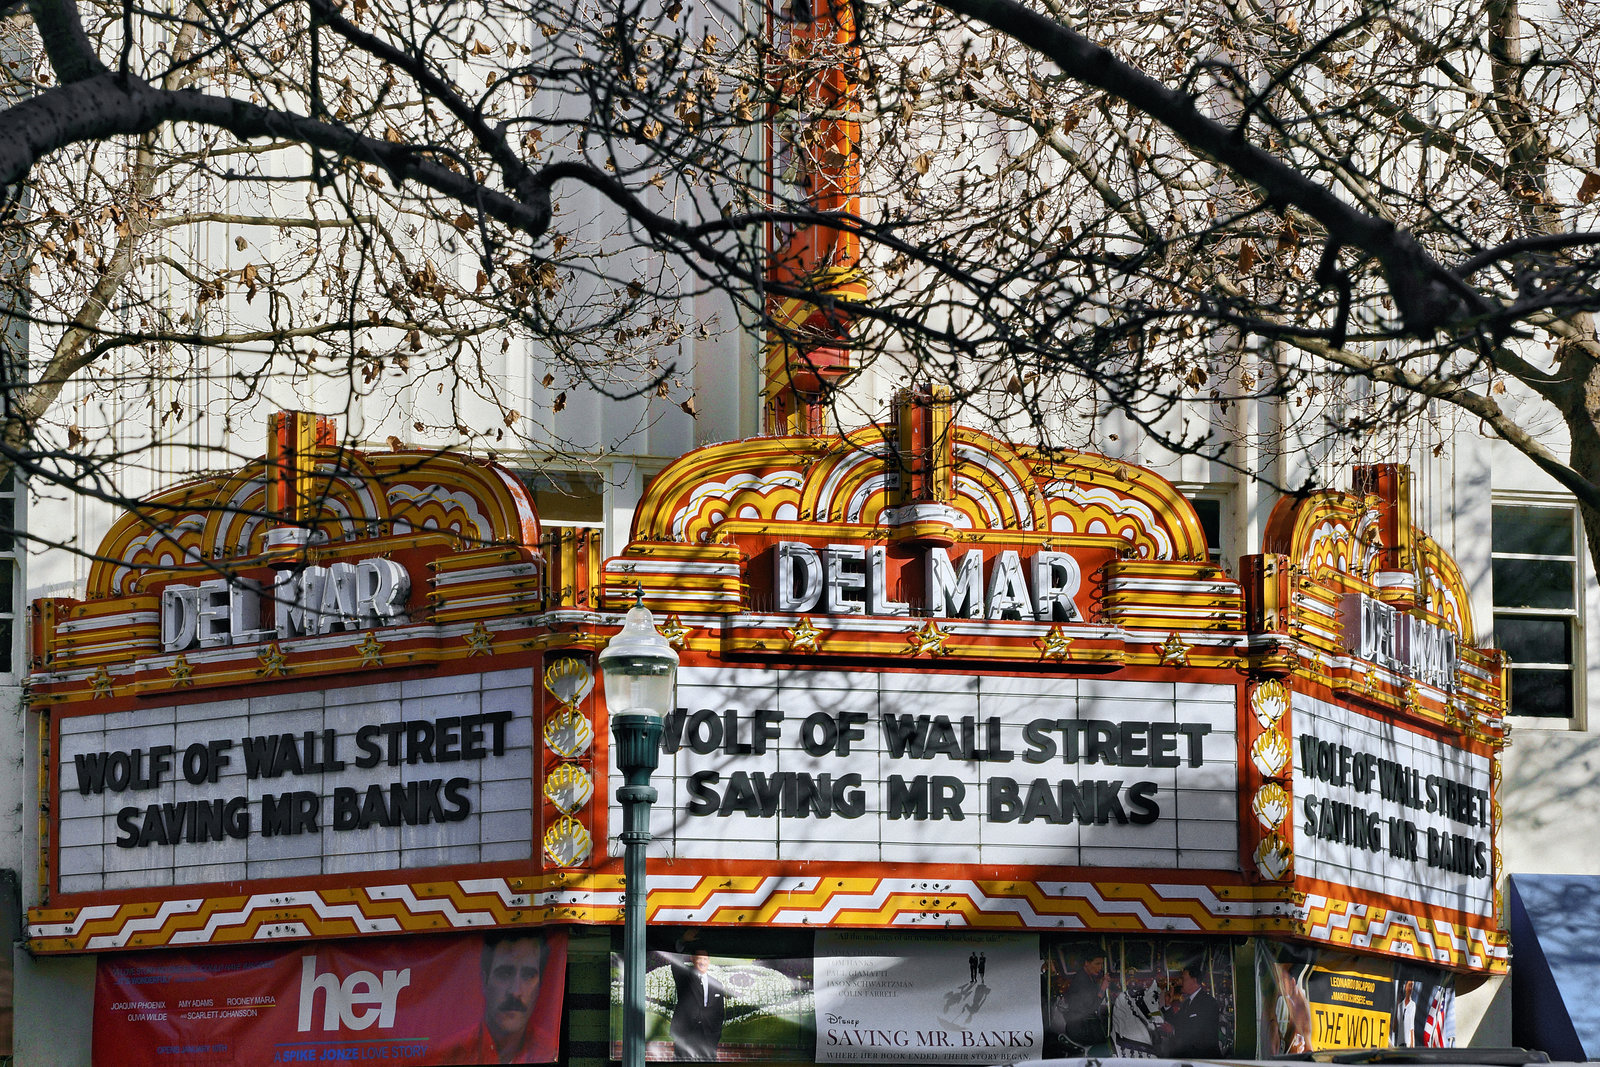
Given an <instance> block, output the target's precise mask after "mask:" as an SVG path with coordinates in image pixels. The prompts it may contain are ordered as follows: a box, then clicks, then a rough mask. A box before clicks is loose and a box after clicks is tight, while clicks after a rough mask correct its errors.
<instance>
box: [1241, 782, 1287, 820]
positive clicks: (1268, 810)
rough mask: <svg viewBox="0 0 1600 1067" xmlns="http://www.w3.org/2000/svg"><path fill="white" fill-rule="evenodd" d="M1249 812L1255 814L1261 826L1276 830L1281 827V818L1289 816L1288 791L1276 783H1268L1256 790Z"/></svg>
mask: <svg viewBox="0 0 1600 1067" xmlns="http://www.w3.org/2000/svg"><path fill="white" fill-rule="evenodd" d="M1250 810H1251V811H1253V812H1255V813H1256V818H1257V819H1259V820H1261V825H1262V826H1264V827H1266V828H1267V829H1268V830H1276V829H1277V828H1278V827H1279V826H1280V825H1282V823H1283V817H1284V816H1285V815H1288V814H1289V791H1288V790H1287V789H1285V788H1284V787H1283V786H1281V785H1279V784H1278V783H1277V782H1268V783H1267V784H1266V785H1264V786H1262V787H1261V788H1260V789H1257V790H1256V795H1255V798H1254V799H1253V800H1251V801H1250Z"/></svg>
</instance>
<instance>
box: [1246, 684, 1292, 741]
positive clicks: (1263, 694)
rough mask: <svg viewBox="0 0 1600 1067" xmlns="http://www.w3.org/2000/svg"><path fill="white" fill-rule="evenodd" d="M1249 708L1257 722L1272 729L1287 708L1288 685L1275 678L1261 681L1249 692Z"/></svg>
mask: <svg viewBox="0 0 1600 1067" xmlns="http://www.w3.org/2000/svg"><path fill="white" fill-rule="evenodd" d="M1250 710H1251V711H1253V712H1255V713H1256V721H1257V722H1259V723H1260V724H1261V725H1262V726H1264V727H1265V728H1267V729H1269V730H1270V729H1272V727H1274V726H1276V725H1277V723H1278V720H1280V719H1282V718H1283V715H1284V712H1286V711H1288V710H1289V687H1288V686H1286V685H1284V684H1283V683H1282V682H1280V681H1278V680H1277V679H1272V680H1271V681H1266V682H1262V683H1261V684H1260V685H1258V686H1256V689H1255V692H1253V693H1251V694H1250Z"/></svg>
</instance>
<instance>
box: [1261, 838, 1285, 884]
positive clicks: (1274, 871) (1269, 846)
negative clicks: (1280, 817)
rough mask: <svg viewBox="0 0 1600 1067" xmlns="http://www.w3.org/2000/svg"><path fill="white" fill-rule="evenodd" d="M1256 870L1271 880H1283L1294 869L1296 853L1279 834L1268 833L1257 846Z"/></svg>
mask: <svg viewBox="0 0 1600 1067" xmlns="http://www.w3.org/2000/svg"><path fill="white" fill-rule="evenodd" d="M1252 858H1253V859H1254V860H1255V861H1256V870H1258V871H1260V872H1261V876H1262V877H1263V878H1265V879H1266V880H1267V881H1269V882H1281V881H1283V880H1284V879H1286V878H1288V877H1289V875H1290V874H1291V873H1292V872H1293V871H1294V853H1293V852H1291V851H1290V850H1289V846H1288V845H1287V844H1285V843H1284V840H1283V838H1281V837H1279V836H1278V835H1277V834H1268V835H1267V836H1266V837H1263V838H1262V839H1261V844H1259V845H1257V846H1256V851H1255V855H1254V856H1253V857H1252Z"/></svg>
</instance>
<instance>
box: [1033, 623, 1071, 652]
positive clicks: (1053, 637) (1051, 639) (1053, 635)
mask: <svg viewBox="0 0 1600 1067" xmlns="http://www.w3.org/2000/svg"><path fill="white" fill-rule="evenodd" d="M1033 643H1034V644H1036V645H1038V646H1039V648H1040V649H1041V650H1043V652H1044V654H1045V655H1046V656H1047V657H1048V658H1050V659H1053V660H1057V661H1060V660H1064V659H1066V658H1067V657H1068V656H1069V655H1071V654H1072V638H1070V637H1068V636H1067V634H1066V631H1065V630H1063V629H1062V628H1061V627H1059V626H1052V627H1050V632H1049V633H1047V634H1045V635H1044V636H1043V637H1039V638H1035V639H1034V642H1033Z"/></svg>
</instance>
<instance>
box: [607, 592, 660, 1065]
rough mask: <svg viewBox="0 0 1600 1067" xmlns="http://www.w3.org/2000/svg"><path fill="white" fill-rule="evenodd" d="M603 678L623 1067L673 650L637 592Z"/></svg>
mask: <svg viewBox="0 0 1600 1067" xmlns="http://www.w3.org/2000/svg"><path fill="white" fill-rule="evenodd" d="M600 675H601V677H602V678H604V679H605V692H606V708H607V709H608V711H609V713H610V716H611V734H612V736H613V737H614V738H615V739H616V745H617V768H618V769H619V770H620V771H621V772H622V779H623V784H622V785H621V786H619V787H618V788H617V800H618V801H620V802H621V804H622V834H621V837H622V848H623V853H622V873H623V897H622V1064H623V1067H644V970H645V945H644V929H645V913H644V902H645V863H644V854H645V846H646V845H647V844H648V843H649V841H650V805H652V804H654V803H655V801H656V791H655V789H654V788H652V787H651V785H650V772H651V771H654V770H655V769H656V766H657V764H658V763H659V762H660V758H661V723H662V719H663V718H665V716H666V714H667V712H668V711H670V710H671V709H672V705H673V702H674V700H675V698H676V688H677V681H678V654H677V653H676V652H674V651H673V650H672V646H671V645H670V644H669V643H668V642H667V639H666V638H665V637H662V636H661V634H660V633H659V632H657V630H656V626H655V619H654V618H653V617H652V616H651V614H650V611H649V609H648V608H646V607H645V606H644V594H643V592H642V591H641V592H640V593H639V595H638V600H637V601H636V602H635V604H634V606H633V607H632V608H629V609H628V614H627V615H626V616H625V617H624V618H623V620H622V629H621V630H620V631H619V632H618V633H617V635H616V636H615V637H613V638H612V639H611V640H610V641H609V642H607V644H606V647H605V649H604V651H602V652H601V653H600Z"/></svg>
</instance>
